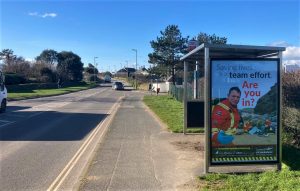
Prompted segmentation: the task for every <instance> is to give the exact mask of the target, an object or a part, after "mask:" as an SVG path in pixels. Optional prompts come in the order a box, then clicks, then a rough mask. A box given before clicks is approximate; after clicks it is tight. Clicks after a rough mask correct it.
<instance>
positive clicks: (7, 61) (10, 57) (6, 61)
mask: <svg viewBox="0 0 300 191" xmlns="http://www.w3.org/2000/svg"><path fill="white" fill-rule="evenodd" d="M16 57H17V56H16V55H14V51H13V50H11V49H3V50H2V51H1V52H0V60H1V61H2V62H3V70H4V71H5V69H7V68H8V67H10V65H13V64H14V61H15V59H16ZM5 72H6V71H5Z"/></svg>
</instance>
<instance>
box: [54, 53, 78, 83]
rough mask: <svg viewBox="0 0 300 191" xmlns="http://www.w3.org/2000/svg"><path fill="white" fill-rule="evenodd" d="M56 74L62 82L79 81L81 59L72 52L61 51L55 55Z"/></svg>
mask: <svg viewBox="0 0 300 191" xmlns="http://www.w3.org/2000/svg"><path fill="white" fill-rule="evenodd" d="M57 58H58V63H57V73H58V75H59V79H61V80H63V81H81V80H82V77H83V76H82V71H83V63H82V62H81V58H80V57H79V56H78V55H77V54H74V53H73V52H67V51H62V52H60V53H58V55H57Z"/></svg>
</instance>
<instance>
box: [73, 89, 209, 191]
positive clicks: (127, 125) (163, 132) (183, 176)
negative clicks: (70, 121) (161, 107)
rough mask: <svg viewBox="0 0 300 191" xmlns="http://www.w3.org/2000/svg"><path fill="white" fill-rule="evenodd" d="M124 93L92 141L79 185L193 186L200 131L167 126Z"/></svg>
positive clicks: (199, 163)
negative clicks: (100, 137)
mask: <svg viewBox="0 0 300 191" xmlns="http://www.w3.org/2000/svg"><path fill="white" fill-rule="evenodd" d="M143 95H144V94H143V93H141V92H135V91H132V92H130V93H128V94H126V95H125V97H124V98H123V100H122V103H121V105H120V107H119V109H118V111H117V113H116V115H115V116H114V118H113V120H112V122H111V124H110V126H109V128H108V130H107V133H106V136H105V137H104V138H103V140H102V141H100V143H99V144H98V145H97V148H96V150H95V153H94V156H93V158H92V160H91V162H90V165H89V167H88V168H87V169H86V171H85V173H84V175H83V176H82V179H81V181H80V184H79V186H78V189H79V190H131V191H135V190H197V189H199V188H196V187H195V186H193V183H192V182H193V181H196V177H197V176H198V175H200V174H202V172H203V154H204V153H203V145H204V144H203V143H204V135H183V134H175V133H171V132H169V131H168V130H167V129H166V127H165V125H164V124H163V123H162V122H161V121H159V119H158V118H157V117H155V116H154V115H153V113H152V112H151V111H149V109H148V108H147V107H146V106H145V105H144V104H143V102H142V97H143Z"/></svg>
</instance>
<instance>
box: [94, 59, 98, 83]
mask: <svg viewBox="0 0 300 191" xmlns="http://www.w3.org/2000/svg"><path fill="white" fill-rule="evenodd" d="M96 58H98V57H96V56H95V57H94V82H95V83H96Z"/></svg>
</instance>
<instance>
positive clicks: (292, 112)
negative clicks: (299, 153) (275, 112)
mask: <svg viewBox="0 0 300 191" xmlns="http://www.w3.org/2000/svg"><path fill="white" fill-rule="evenodd" d="M299 117H300V109H296V108H289V107H284V108H283V111H282V125H283V142H284V143H286V144H289V145H293V146H296V147H299V148H300V118H299Z"/></svg>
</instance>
